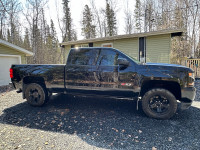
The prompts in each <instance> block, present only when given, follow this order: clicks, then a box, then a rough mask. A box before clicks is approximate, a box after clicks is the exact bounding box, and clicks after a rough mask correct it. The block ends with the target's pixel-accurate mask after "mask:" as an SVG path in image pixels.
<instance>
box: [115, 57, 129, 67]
mask: <svg viewBox="0 0 200 150" xmlns="http://www.w3.org/2000/svg"><path fill="white" fill-rule="evenodd" d="M117 63H118V65H119V66H120V68H126V67H128V66H129V64H130V63H129V61H128V60H126V59H125V58H119V59H118V60H117Z"/></svg>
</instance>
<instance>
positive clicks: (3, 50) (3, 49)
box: [0, 45, 27, 64]
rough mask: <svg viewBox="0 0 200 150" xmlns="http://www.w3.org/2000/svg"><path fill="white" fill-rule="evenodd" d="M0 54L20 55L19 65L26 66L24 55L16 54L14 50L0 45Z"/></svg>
mask: <svg viewBox="0 0 200 150" xmlns="http://www.w3.org/2000/svg"><path fill="white" fill-rule="evenodd" d="M0 54H4V55H20V56H21V63H22V64H26V62H27V61H26V55H25V54H24V53H21V52H18V51H17V50H15V49H12V48H9V47H6V46H4V45H0Z"/></svg>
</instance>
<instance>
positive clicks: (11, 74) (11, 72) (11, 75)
mask: <svg viewBox="0 0 200 150" xmlns="http://www.w3.org/2000/svg"><path fill="white" fill-rule="evenodd" d="M13 77H14V76H13V69H12V68H10V78H11V79H12V78H13Z"/></svg>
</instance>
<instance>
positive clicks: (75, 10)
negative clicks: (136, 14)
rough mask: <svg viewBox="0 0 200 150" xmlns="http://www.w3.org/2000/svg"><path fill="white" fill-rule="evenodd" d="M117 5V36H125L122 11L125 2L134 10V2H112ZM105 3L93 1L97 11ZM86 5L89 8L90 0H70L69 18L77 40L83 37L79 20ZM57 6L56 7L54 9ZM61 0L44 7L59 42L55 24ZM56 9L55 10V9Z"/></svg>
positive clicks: (103, 6) (133, 0) (120, 0)
mask: <svg viewBox="0 0 200 150" xmlns="http://www.w3.org/2000/svg"><path fill="white" fill-rule="evenodd" d="M113 1H115V2H117V3H118V5H117V6H116V9H117V14H116V18H117V25H118V34H125V32H124V26H125V24H124V9H125V7H126V4H127V1H128V4H129V8H130V9H132V11H133V10H134V8H135V0H113ZM105 2H106V0H95V4H96V7H97V8H98V9H100V8H105ZM86 4H88V5H89V6H90V0H70V4H69V5H70V11H71V17H72V20H73V25H74V28H75V29H76V31H77V33H78V40H81V39H83V36H82V35H81V18H82V12H83V8H84V6H85V5H86ZM56 6H57V7H56ZM62 7H63V6H62V0H49V2H48V3H47V6H46V9H45V10H46V17H47V20H50V19H53V21H54V23H55V26H56V29H57V33H58V37H59V40H60V41H61V34H60V33H61V32H60V30H59V25H58V23H57V20H58V19H57V18H58V17H62V14H63V12H62ZM56 8H57V9H56ZM56 10H58V12H59V13H58V15H59V16H57V11H56Z"/></svg>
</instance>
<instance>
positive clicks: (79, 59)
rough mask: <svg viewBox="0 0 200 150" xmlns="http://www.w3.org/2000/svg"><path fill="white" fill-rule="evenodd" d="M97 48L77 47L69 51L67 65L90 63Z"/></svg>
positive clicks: (94, 56)
mask: <svg viewBox="0 0 200 150" xmlns="http://www.w3.org/2000/svg"><path fill="white" fill-rule="evenodd" d="M97 53H98V50H93V49H79V50H73V51H72V52H70V55H69V59H68V62H67V63H68V65H69V64H71V65H92V64H93V62H94V60H95V58H96V55H97Z"/></svg>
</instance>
